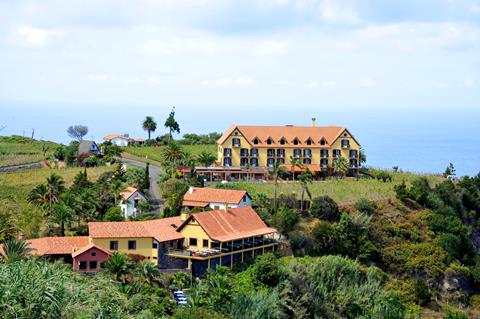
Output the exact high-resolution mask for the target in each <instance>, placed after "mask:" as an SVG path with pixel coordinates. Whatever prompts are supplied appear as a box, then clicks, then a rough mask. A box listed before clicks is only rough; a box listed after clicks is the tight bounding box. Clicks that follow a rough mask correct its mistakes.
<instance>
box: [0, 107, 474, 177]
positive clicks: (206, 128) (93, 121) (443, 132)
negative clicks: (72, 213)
mask: <svg viewBox="0 0 480 319" xmlns="http://www.w3.org/2000/svg"><path fill="white" fill-rule="evenodd" d="M169 112H170V107H166V106H163V107H162V106H155V105H149V106H131V105H89V106H82V105H75V104H72V105H68V106H65V105H58V104H57V105H45V104H42V105H33V104H20V103H0V127H1V126H2V125H7V128H6V129H4V130H3V131H2V132H0V134H2V135H11V134H18V135H22V134H25V135H26V136H29V135H30V134H31V129H32V128H35V136H36V137H37V138H43V139H49V140H54V141H58V142H63V143H66V142H68V141H69V138H68V136H67V134H66V128H67V127H68V126H69V125H72V124H84V125H87V126H88V127H89V128H90V132H89V136H88V137H89V138H93V139H95V140H97V141H101V139H102V137H103V136H104V135H106V134H109V133H119V134H120V133H129V134H130V136H132V137H146V133H145V132H144V131H143V130H142V129H141V121H142V119H143V118H144V117H145V116H146V115H152V116H154V118H155V119H156V120H157V122H158V123H159V125H158V130H157V132H155V134H156V135H159V134H165V133H166V132H167V131H166V129H165V128H164V127H163V122H164V121H165V119H166V117H167V116H168V113H169ZM176 112H177V113H176V115H177V120H178V122H179V123H180V128H181V131H182V134H183V133H190V132H197V133H207V132H212V131H217V132H222V131H224V130H225V129H227V128H228V126H229V125H231V124H243V125H286V124H293V125H310V123H311V118H312V117H316V118H317V125H341V126H346V127H347V128H348V129H349V130H350V131H351V133H352V134H353V135H354V136H355V137H356V138H357V139H358V141H359V142H360V143H361V145H362V147H363V148H364V150H365V152H366V154H367V164H368V165H369V166H373V167H379V168H392V167H393V166H398V167H399V168H400V169H402V170H405V171H414V172H423V173H441V172H443V171H444V169H445V168H446V166H447V165H448V164H449V163H450V162H451V163H453V164H454V166H455V168H456V171H457V175H476V174H478V173H479V172H480V110H478V109H475V108H463V109H461V108H459V109H458V110H454V109H441V108H439V109H435V110H434V109H428V110H427V109H412V108H407V107H406V108H404V109H393V110H392V109H388V108H385V109H372V108H368V107H363V108H361V107H350V108H328V107H313V106H310V107H267V106H265V107H238V106H224V107H218V106H217V107H209V106H202V107H192V106H188V107H187V106H177V107H176Z"/></svg>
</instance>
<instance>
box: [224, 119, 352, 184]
mask: <svg viewBox="0 0 480 319" xmlns="http://www.w3.org/2000/svg"><path fill="white" fill-rule="evenodd" d="M217 144H218V162H217V164H218V165H219V166H222V167H224V168H226V169H232V168H248V169H268V168H269V167H272V166H273V165H274V164H275V163H280V164H282V165H285V166H286V167H289V166H291V165H290V163H291V158H294V159H296V160H297V161H298V162H299V163H301V164H303V165H304V167H307V168H309V169H310V170H311V171H312V172H314V173H322V172H323V173H324V174H327V175H331V174H333V166H334V160H335V159H336V158H338V157H343V158H345V159H346V160H347V162H348V164H349V172H350V173H353V174H355V173H357V172H358V169H359V167H360V143H358V141H357V140H356V139H355V137H354V136H353V135H352V134H351V133H350V132H349V131H348V129H347V128H345V127H340V126H325V127H317V126H316V125H315V119H313V120H312V126H309V127H305V126H293V125H287V126H241V125H233V126H231V127H230V128H229V129H228V130H227V131H226V132H225V133H224V134H223V135H222V137H221V138H220V139H219V140H218V141H217Z"/></svg>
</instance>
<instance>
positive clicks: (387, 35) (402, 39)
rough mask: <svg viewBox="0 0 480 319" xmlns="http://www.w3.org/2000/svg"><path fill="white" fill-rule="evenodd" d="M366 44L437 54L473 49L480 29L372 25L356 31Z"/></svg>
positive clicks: (450, 25)
mask: <svg viewBox="0 0 480 319" xmlns="http://www.w3.org/2000/svg"><path fill="white" fill-rule="evenodd" d="M354 36H357V37H358V38H359V39H360V40H362V41H363V42H365V41H373V42H374V43H377V44H378V43H379V44H383V45H385V44H387V45H389V46H392V47H393V48H396V49H398V50H400V51H405V52H414V51H419V50H438V49H452V48H464V47H474V46H478V45H476V44H477V43H478V41H479V40H480V28H478V27H475V26H473V25H468V24H464V23H416V22H404V23H392V24H386V25H370V26H368V27H365V28H362V29H359V30H357V31H354Z"/></svg>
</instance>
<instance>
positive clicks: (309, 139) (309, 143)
mask: <svg viewBox="0 0 480 319" xmlns="http://www.w3.org/2000/svg"><path fill="white" fill-rule="evenodd" d="M306 143H307V145H312V144H313V141H312V139H311V138H310V137H309V138H308V140H307V142H306Z"/></svg>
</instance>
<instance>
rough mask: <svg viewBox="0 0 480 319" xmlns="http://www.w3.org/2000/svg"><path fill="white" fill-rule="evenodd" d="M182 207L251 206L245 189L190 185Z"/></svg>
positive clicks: (218, 207) (222, 207)
mask: <svg viewBox="0 0 480 319" xmlns="http://www.w3.org/2000/svg"><path fill="white" fill-rule="evenodd" d="M182 206H183V207H186V208H194V207H200V208H206V207H210V208H211V209H215V210H217V209H224V208H225V206H227V207H230V208H237V207H240V206H252V197H251V196H250V194H249V193H247V192H246V191H241V190H231V189H216V188H207V187H205V188H199V187H190V188H189V189H188V191H187V192H186V193H185V195H184V197H183V203H182Z"/></svg>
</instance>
